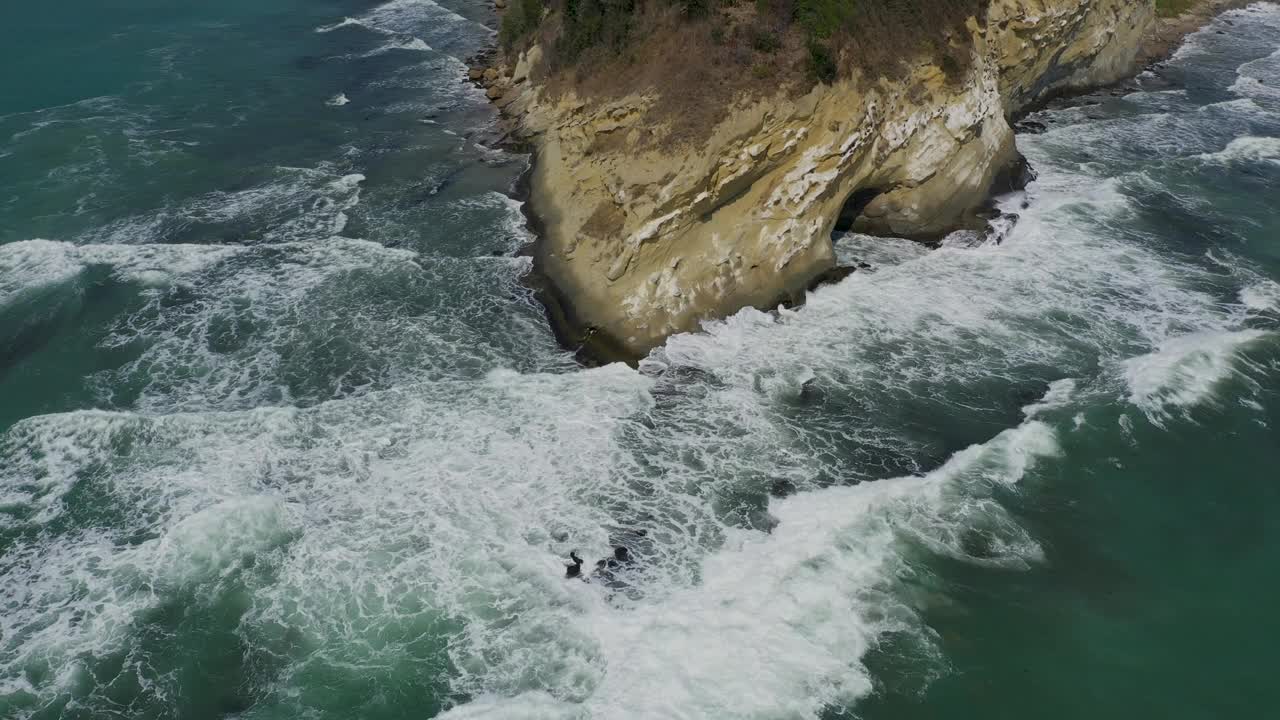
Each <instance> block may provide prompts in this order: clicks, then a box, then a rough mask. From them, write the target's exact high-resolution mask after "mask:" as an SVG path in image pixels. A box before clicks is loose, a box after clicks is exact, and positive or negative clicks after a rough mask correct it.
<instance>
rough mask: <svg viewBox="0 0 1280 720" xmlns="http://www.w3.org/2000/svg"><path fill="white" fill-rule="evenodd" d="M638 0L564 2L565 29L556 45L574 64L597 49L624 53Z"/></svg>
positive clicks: (568, 0) (562, 54)
mask: <svg viewBox="0 0 1280 720" xmlns="http://www.w3.org/2000/svg"><path fill="white" fill-rule="evenodd" d="M635 10H636V0H564V30H563V32H561V34H560V40H559V41H558V43H557V45H556V49H557V50H558V51H559V53H560V56H561V57H562V58H564V59H565V60H567V61H569V62H572V61H573V60H575V59H577V57H578V56H579V55H581V54H582V51H584V50H586V49H588V48H591V47H596V46H604V47H608V48H610V49H612V50H614V51H618V50H621V49H622V47H623V46H624V45H626V43H627V40H628V39H630V37H631V25H632V20H633V17H634V15H635Z"/></svg>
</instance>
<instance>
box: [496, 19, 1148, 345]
mask: <svg viewBox="0 0 1280 720" xmlns="http://www.w3.org/2000/svg"><path fill="white" fill-rule="evenodd" d="M538 7H541V6H540V5H539V6H538ZM543 12H544V13H546V15H547V16H549V15H550V11H543ZM1154 18H1155V13H1154V8H1153V6H1152V4H1151V2H1150V1H1149V0H1147V1H1145V2H1143V1H1138V0H990V2H989V3H984V6H983V7H982V8H981V10H980V11H979V12H975V13H973V14H970V15H967V17H964V18H963V19H962V21H961V22H960V23H959V24H957V25H955V26H954V29H951V30H947V31H945V32H943V33H942V34H941V36H940V37H941V41H940V43H937V44H935V45H933V46H932V47H933V48H934V49H933V50H925V51H916V52H913V53H909V54H907V56H905V57H903V58H901V59H900V60H899V61H898V62H897V63H896V64H895V67H894V69H893V71H892V72H875V71H870V70H868V69H867V68H865V67H858V66H856V64H854V65H853V66H852V67H849V65H848V63H845V65H844V66H842V67H845V68H848V69H844V70H842V71H841V72H838V73H836V72H834V64H833V67H832V68H831V69H830V70H826V71H823V69H821V68H820V69H819V73H818V75H817V76H816V77H814V76H812V74H811V75H810V77H811V78H812V79H810V80H809V81H807V82H806V81H805V80H804V79H803V78H801V79H794V78H797V77H799V76H798V75H794V74H793V76H790V77H792V78H793V79H787V78H786V77H783V76H784V75H785V73H779V77H778V80H777V82H776V83H775V84H774V85H773V86H772V87H771V85H770V83H769V82H768V80H769V77H768V73H767V72H766V73H761V72H759V71H758V69H757V68H756V66H752V68H751V69H752V72H753V73H754V74H755V75H758V76H761V77H758V78H757V80H762V81H764V82H757V83H755V84H754V85H753V86H752V89H751V90H750V91H746V90H731V91H730V92H729V94H728V96H727V98H726V99H725V100H724V101H723V102H722V103H721V104H722V106H723V107H722V108H721V110H722V111H721V112H718V113H714V114H712V115H710V116H709V117H710V119H707V120H704V121H703V122H704V123H705V127H698V126H697V123H696V122H692V121H690V119H689V117H687V115H688V113H681V112H680V111H678V110H676V111H673V109H672V104H671V102H669V101H670V98H664V93H679V92H690V91H697V88H692V89H690V88H684V89H681V88H662V87H661V86H655V85H649V86H645V87H635V88H631V89H629V90H628V91H627V92H625V93H620V92H612V93H601V92H594V93H593V92H590V91H588V90H586V89H584V88H586V87H588V85H589V83H583V84H582V85H581V86H579V85H576V84H575V82H574V81H573V80H572V78H573V77H575V76H573V75H571V74H570V73H568V71H566V70H564V69H563V68H558V67H555V65H556V62H555V61H548V60H547V59H546V58H545V57H544V56H545V55H546V54H548V53H546V52H545V51H544V48H546V47H548V43H550V42H552V41H553V40H552V39H551V38H550V36H548V35H547V34H545V33H544V34H543V35H537V34H535V35H534V36H533V37H531V38H530V40H529V41H527V42H526V43H524V45H523V47H515V48H511V49H509V50H508V52H507V55H506V59H505V60H504V61H502V64H501V65H500V66H499V67H498V68H495V69H491V70H490V71H489V72H490V73H491V77H490V81H491V82H490V83H489V84H490V86H491V87H490V90H489V96H490V97H491V98H494V99H495V101H496V102H497V103H498V105H499V106H500V107H502V108H503V111H504V113H506V115H507V116H508V117H509V118H512V119H513V121H514V123H515V124H516V126H517V129H518V132H519V133H520V134H521V135H522V136H523V137H525V138H527V139H528V140H529V141H530V142H531V143H532V146H533V148H534V152H535V161H534V164H533V169H532V175H531V177H530V178H529V201H528V208H529V210H530V211H531V212H532V214H533V215H534V216H535V217H536V219H537V220H538V222H539V225H540V228H539V230H540V235H541V241H540V242H539V244H538V246H537V248H536V250H535V256H536V262H537V264H538V266H539V267H540V268H541V271H542V273H543V274H544V275H545V278H546V279H547V281H548V282H549V284H550V287H549V288H548V297H549V303H550V305H551V310H552V313H553V315H554V316H555V319H556V320H558V323H559V324H560V325H561V327H560V330H561V331H562V334H563V335H564V336H565V337H566V339H567V340H568V341H569V342H570V343H573V344H580V343H587V344H589V345H591V346H592V348H593V351H594V352H595V353H596V354H604V355H607V356H612V357H628V356H630V357H635V356H640V355H643V354H644V353H646V352H647V351H648V350H649V349H651V348H653V347H654V346H656V345H658V344H660V343H661V342H662V341H663V340H664V339H665V338H666V337H667V336H668V335H671V334H673V333H677V332H682V331H688V330H694V329H696V328H697V327H698V324H699V323H700V322H701V321H702V320H704V319H708V318H717V317H724V316H726V315H728V314H731V313H733V312H735V311H737V310H738V309H740V308H742V307H746V306H756V307H761V308H767V307H772V306H775V305H776V304H777V303H779V302H781V301H786V300H788V299H793V298H797V297H800V296H802V295H803V292H804V291H805V289H806V288H808V287H810V286H811V284H812V283H813V282H814V281H815V279H817V278H820V277H821V276H823V275H824V273H828V272H829V271H830V270H831V269H832V268H833V267H834V265H835V255H834V251H833V248H832V242H831V233H832V230H833V227H835V225H836V223H837V221H840V222H841V223H844V224H848V225H849V226H851V227H854V228H856V229H859V230H862V231H865V232H870V233H873V234H891V235H896V236H904V237H918V238H936V237H940V236H942V235H944V234H945V233H946V232H948V231H950V230H954V229H956V228H959V227H965V226H969V225H973V224H974V223H975V222H976V220H975V216H974V215H973V213H974V211H975V209H977V208H979V207H980V206H982V205H983V204H984V203H985V202H986V201H987V200H988V198H989V196H990V192H991V189H992V186H993V183H994V182H996V181H997V178H998V176H999V175H1000V174H1001V173H1002V172H1003V171H1006V170H1007V169H1009V168H1011V167H1015V166H1016V164H1017V162H1018V161H1019V159H1020V158H1019V156H1018V153H1017V149H1016V147H1015V145H1014V135H1013V131H1012V128H1011V127H1010V118H1011V117H1012V116H1013V115H1014V114H1016V113H1018V112H1019V111H1020V110H1023V109H1025V108H1027V107H1028V106H1030V105H1031V104H1033V103H1037V102H1040V101H1042V100H1044V99H1046V98H1048V97H1049V96H1050V95H1052V94H1055V93H1061V92H1064V91H1069V90H1075V89H1082V88H1086V87H1091V86H1098V85H1104V84H1108V83H1112V82H1115V81H1117V80H1119V79H1121V78H1122V77H1124V76H1126V75H1128V74H1131V73H1132V71H1133V70H1134V64H1135V56H1136V55H1137V53H1138V50H1139V48H1140V46H1141V43H1142V39H1143V37H1144V35H1145V34H1146V33H1147V32H1148V30H1149V29H1150V27H1151V26H1152V23H1153V22H1154ZM635 42H638V43H640V44H642V45H643V43H644V42H645V40H637V41H635ZM937 48H941V49H942V50H941V51H938V50H937ZM841 52H845V53H847V52H850V51H848V50H844V51H841ZM668 54H669V52H668ZM660 57H661V56H660ZM957 58H958V60H957ZM819 59H820V60H821V57H819ZM840 59H841V60H844V58H840ZM692 61H693V59H692V58H691V57H689V56H687V55H686V56H684V57H679V56H674V57H671V58H670V60H669V62H670V63H673V64H678V63H686V62H692ZM647 62H648V65H649V66H650V67H649V68H648V70H649V71H652V70H653V68H652V67H651V66H652V64H653V61H652V60H650V61H647ZM566 78H569V79H566ZM694 102H695V103H696V100H695V101H694Z"/></svg>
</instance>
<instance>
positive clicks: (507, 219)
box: [0, 0, 1280, 719]
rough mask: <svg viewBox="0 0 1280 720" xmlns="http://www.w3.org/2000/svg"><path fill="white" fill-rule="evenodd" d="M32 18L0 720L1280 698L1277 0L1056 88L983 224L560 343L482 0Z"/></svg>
mask: <svg viewBox="0 0 1280 720" xmlns="http://www.w3.org/2000/svg"><path fill="white" fill-rule="evenodd" d="M47 5H50V6H49V7H40V8H30V7H22V8H20V9H16V10H13V11H11V13H10V18H9V22H7V23H6V24H5V25H4V27H3V28H0V34H2V35H0V40H2V41H3V42H0V48H2V49H0V54H2V57H0V60H3V61H4V62H5V66H6V67H7V68H10V69H11V72H10V73H9V78H11V79H10V81H9V82H8V83H7V85H6V86H7V88H8V89H9V92H7V93H6V94H5V95H4V97H3V99H0V433H2V434H0V458H2V459H3V462H2V463H0V577H2V579H3V580H2V582H0V717H6V718H7V717H17V718H55V717H58V718H61V717H66V718H109V717H120V718H146V717H156V718H171V717H182V718H205V717H210V718H212V717H227V718H245V719H250V718H252V719H257V718H297V717H314V718H402V717H433V716H436V715H441V714H443V716H445V717H447V718H586V717H591V718H673V717H683V718H805V717H822V718H837V717H861V718H895V719H897V718H913V717H920V718H924V717H975V718H976V717H1022V716H1035V717H1047V718H1059V717H1060V718H1079V717H1082V716H1091V717H1115V718H1130V717H1148V716H1150V717H1166V718H1204V717H1222V716H1244V717H1265V716H1269V715H1270V714H1273V713H1274V708H1275V707H1276V706H1277V704H1280V697H1278V696H1280V691H1277V690H1276V689H1275V683H1274V682H1272V679H1271V677H1270V673H1269V669H1270V667H1271V662H1270V658H1271V645H1272V644H1273V639H1274V638H1275V637H1277V631H1278V630H1280V627H1278V624H1277V622H1276V621H1275V620H1274V614H1273V613H1272V611H1271V606H1272V604H1273V603H1272V602H1271V598H1272V597H1274V595H1275V593H1276V591H1277V590H1278V589H1280V570H1278V569H1277V566H1276V564H1275V562H1274V558H1276V557H1280V527H1277V520H1275V518H1277V517H1280V486H1277V484H1276V477H1277V475H1276V471H1275V468H1276V467H1280V436H1278V435H1277V432H1278V430H1277V428H1280V392H1278V389H1280V332H1278V331H1280V283H1277V279H1280V245H1277V237H1280V204H1278V203H1277V198H1280V192H1278V190H1280V7H1277V6H1276V5H1256V6H1253V7H1251V8H1249V9H1247V10H1243V11H1235V12H1233V13H1231V14H1229V15H1228V16H1226V17H1224V18H1223V19H1222V20H1220V21H1218V22H1216V23H1215V24H1214V25H1212V26H1210V27H1209V28H1208V29H1206V30H1205V31H1203V32H1201V33H1199V34H1197V35H1196V36H1194V37H1193V38H1192V39H1191V40H1190V41H1189V42H1188V44H1187V45H1186V46H1185V47H1184V48H1183V49H1182V50H1180V51H1179V53H1178V54H1177V56H1175V58H1174V59H1173V60H1172V61H1171V62H1170V63H1168V64H1167V66H1165V67H1163V68H1160V69H1159V70H1158V71H1157V72H1155V73H1148V74H1145V75H1143V76H1142V77H1140V78H1139V79H1138V80H1137V82H1136V84H1135V85H1134V86H1133V87H1131V88H1128V89H1126V90H1125V91H1123V92H1120V93H1115V94H1112V93H1106V94H1099V95H1098V96H1095V97H1089V98H1083V99H1081V100H1079V101H1077V102H1073V103H1070V104H1068V105H1067V106H1063V107H1058V108H1055V109H1051V110H1046V111H1044V112H1041V113H1038V114H1037V115H1036V116H1035V117H1034V118H1033V119H1035V120H1038V121H1040V122H1042V123H1043V124H1044V125H1045V126H1046V127H1047V131H1046V132H1044V133H1042V134H1037V135H1024V136H1022V137H1021V139H1020V145H1021V146H1022V148H1023V150H1024V152H1025V153H1026V154H1027V156H1028V158H1029V159H1030V160H1031V163H1032V164H1033V166H1034V167H1035V168H1036V170H1037V171H1038V173H1039V178H1038V180H1037V181H1036V182H1035V183H1033V184H1032V185H1031V186H1030V187H1029V188H1028V189H1027V191H1026V192H1024V193H1019V194H1016V195H1013V196H1009V197H1007V198H1003V199H1002V200H1001V203H1002V207H1003V208H1004V209H1005V210H1006V211H1007V212H1008V213H1012V214H1017V215H1018V219H1017V222H1016V223H1012V224H1010V223H1008V222H1007V221H1005V220H1002V221H1000V223H999V227H998V228H997V230H998V232H997V233H996V235H995V236H993V238H992V239H990V240H988V241H985V242H984V241H980V240H978V239H975V238H973V237H969V236H965V235H955V236H952V237H951V238H949V239H948V241H947V242H946V243H944V246H943V247H942V248H941V249H937V250H932V251H929V250H927V249H926V248H923V247H922V246H918V245H914V244H911V243H908V242H905V241H897V240H893V239H885V238H879V239H877V238H868V237H865V236H856V235H849V236H843V237H841V238H839V240H838V250H839V252H840V253H841V254H842V255H843V256H845V257H846V258H848V259H860V260H865V261H868V262H870V263H871V264H872V265H873V266H874V270H873V271H870V272H860V273H857V274H855V275H853V276H851V277H849V278H848V279H846V280H845V281H843V282H841V283H840V284H838V285H835V286H831V287H827V288H823V289H822V290H820V291H818V292H817V293H815V294H813V295H812V296H811V297H810V299H809V302H808V303H807V304H806V305H805V306H804V307H803V308H801V309H799V310H795V311H781V312H779V313H773V314H769V313H760V312H757V311H752V310H746V311H743V312H741V313H739V314H738V315H736V316H734V317H732V318H729V319H727V320H725V321H723V322H717V323H711V324H708V325H707V326H706V328H705V330H704V332H701V333H698V334H692V335H683V336H679V337H676V338H673V339H672V340H671V341H670V342H669V343H668V344H667V345H666V346H665V347H664V348H661V349H659V350H657V351H655V353H653V354H652V355H651V356H650V357H649V358H647V359H646V360H645V361H644V362H642V363H641V365H640V367H639V368H638V369H632V368H628V367H626V366H620V365H617V366H608V367H602V368H594V369H582V368H580V367H578V366H577V365H575V364H574V363H573V361H572V359H571V358H570V357H569V356H568V355H567V354H566V353H565V352H564V351H563V350H561V349H560V348H558V347H557V346H556V344H555V342H554V339H553V338H552V336H551V333H550V331H549V329H548V328H547V326H546V323H545V320H544V319H543V315H542V313H541V310H540V308H539V307H538V306H537V304H536V303H535V302H534V301H533V299H532V298H531V297H530V294H529V293H528V291H527V290H525V289H524V288H523V287H522V286H521V282H520V279H521V277H522V275H523V274H524V273H526V272H527V271H528V269H529V268H528V261H527V260H526V259H524V258H519V257H515V253H514V251H515V250H516V249H517V248H518V247H519V246H520V245H521V244H522V243H524V242H526V241H527V239H528V234H527V231H526V230H525V228H524V226H523V222H522V219H521V216H520V212H519V205H518V204H517V203H516V202H514V201H512V200H511V199H510V198H509V197H508V196H509V194H510V191H511V188H512V185H513V183H514V182H515V180H516V178H517V176H518V175H519V173H520V172H521V171H522V170H523V168H524V167H525V158H524V157H522V156H518V155H512V154H509V153H507V152H504V151H501V150H497V149H494V148H492V147H490V146H489V144H488V143H491V142H492V140H491V138H492V135H493V133H492V129H493V122H494V117H493V114H492V111H491V109H490V108H489V107H488V106H487V104H486V103H485V102H484V99H483V97H482V96H481V95H480V94H479V93H478V91H476V90H475V89H474V88H471V87H470V86H469V85H467V84H466V83H464V82H462V79H463V74H464V71H465V67H464V65H463V64H462V63H461V61H460V58H465V57H467V56H468V55H470V54H471V53H472V52H474V51H476V50H477V49H480V48H482V47H484V46H485V45H486V44H487V43H489V42H490V41H491V38H492V31H491V29H490V27H491V26H492V25H493V22H494V21H493V17H492V15H491V12H490V11H489V10H488V9H487V7H486V6H485V4H484V3H480V2H476V3H473V4H466V3H462V2H456V1H454V2H449V3H442V4H436V3H433V2H430V1H429V0H392V2H389V3H386V2H378V1H376V0H369V1H367V2H357V1H355V0H330V1H328V2H323V1H319V2H308V3H303V2H292V1H290V0H271V1H270V2H262V1H260V2H253V3H250V2H223V3H218V4H216V5H211V6H209V7H208V8H184V7H177V8H175V7H172V6H171V5H170V4H162V3H147V2H142V1H141V0H131V1H130V2H123V3H114V4H111V6H107V7H104V6H102V4H100V3H88V2H80V1H76V2H72V3H63V4H61V5H59V6H57V7H53V6H52V4H47ZM14 16H16V17H14ZM68 18H75V20H76V22H74V23H69V22H67V19H68ZM69 25H74V27H68V26H69ZM639 529H643V530H644V531H645V533H644V534H643V535H638V534H637V533H636V532H635V531H636V530H639ZM615 542H626V543H628V544H629V545H631V546H632V548H633V549H634V551H635V553H636V555H637V556H638V558H639V560H640V562H638V563H637V564H636V565H635V567H634V568H632V569H631V570H629V571H628V572H627V573H625V577H624V578H623V580H625V583H626V585H625V586H624V587H621V588H614V589H610V588H608V587H606V586H604V585H603V584H601V583H599V582H596V583H586V584H584V583H577V582H572V583H567V582H565V581H563V580H562V578H561V575H562V570H561V562H562V561H561V558H562V557H563V556H564V555H565V554H567V552H568V551H569V550H571V549H574V548H577V549H580V550H581V551H582V552H583V553H584V554H585V555H587V556H588V558H595V557H599V556H602V555H603V554H605V553H606V552H608V549H609V547H610V544H611V543H615Z"/></svg>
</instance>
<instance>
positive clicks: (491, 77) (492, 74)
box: [483, 68, 498, 83]
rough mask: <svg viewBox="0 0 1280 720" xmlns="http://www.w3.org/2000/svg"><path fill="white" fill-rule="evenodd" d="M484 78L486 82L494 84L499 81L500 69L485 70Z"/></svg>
mask: <svg viewBox="0 0 1280 720" xmlns="http://www.w3.org/2000/svg"><path fill="white" fill-rule="evenodd" d="M483 77H484V81H485V82H486V83H491V82H494V81H495V80H497V79H498V69H497V68H485V70H484V75H483Z"/></svg>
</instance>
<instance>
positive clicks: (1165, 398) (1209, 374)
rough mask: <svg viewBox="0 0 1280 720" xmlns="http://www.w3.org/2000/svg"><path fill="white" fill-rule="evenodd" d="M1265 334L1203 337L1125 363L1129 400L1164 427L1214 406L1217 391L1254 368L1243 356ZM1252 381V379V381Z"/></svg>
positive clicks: (1249, 332)
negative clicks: (1195, 409)
mask: <svg viewBox="0 0 1280 720" xmlns="http://www.w3.org/2000/svg"><path fill="white" fill-rule="evenodd" d="M1266 335H1267V333H1265V332H1263V331H1261V330H1236V331H1231V332H1202V333H1193V334H1190V335H1183V336H1179V337H1176V338H1171V339H1169V340H1167V341H1165V342H1163V343H1161V344H1160V347H1159V348H1157V349H1156V350H1155V351H1154V352H1152V353H1148V354H1146V355H1141V356H1138V357H1135V358H1130V359H1128V360H1126V361H1125V362H1124V368H1125V378H1126V381H1127V382H1128V384H1129V388H1130V394H1129V400H1130V401H1131V402H1132V403H1133V404H1134V405H1137V406H1138V408H1140V409H1141V410H1142V411H1143V412H1144V413H1145V414H1146V416H1147V418H1148V419H1150V420H1151V422H1153V423H1155V424H1157V425H1161V426H1163V425H1164V423H1165V422H1166V421H1167V420H1169V419H1170V418H1172V417H1174V416H1175V413H1176V414H1184V413H1185V411H1186V409H1187V408H1191V407H1195V406H1197V405H1202V404H1205V403H1211V402H1213V393H1214V390H1215V388H1216V387H1217V386H1218V385H1219V384H1220V383H1222V382H1223V381H1224V380H1226V379H1228V378H1230V377H1232V376H1240V375H1242V373H1243V372H1244V371H1245V370H1247V369H1256V368H1253V367H1252V365H1251V364H1250V363H1248V361H1246V360H1244V359H1243V358H1242V356H1241V353H1242V351H1243V350H1245V349H1246V348H1247V347H1248V346H1249V344H1250V343H1252V342H1254V341H1256V340H1258V339H1259V338H1261V337H1264V336H1266ZM1246 377H1247V376H1246Z"/></svg>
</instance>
